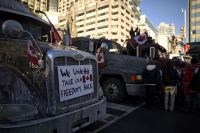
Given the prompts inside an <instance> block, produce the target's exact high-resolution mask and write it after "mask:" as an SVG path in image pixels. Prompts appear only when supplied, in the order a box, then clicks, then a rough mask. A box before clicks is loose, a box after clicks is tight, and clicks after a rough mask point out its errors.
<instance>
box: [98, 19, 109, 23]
mask: <svg viewBox="0 0 200 133" xmlns="http://www.w3.org/2000/svg"><path fill="white" fill-rule="evenodd" d="M105 21H108V18H106V19H102V20H99V21H97V22H98V23H101V22H105Z"/></svg>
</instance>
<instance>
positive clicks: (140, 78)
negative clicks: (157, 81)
mask: <svg viewBox="0 0 200 133" xmlns="http://www.w3.org/2000/svg"><path fill="white" fill-rule="evenodd" d="M131 80H132V81H138V80H142V76H141V75H137V74H132V75H131Z"/></svg>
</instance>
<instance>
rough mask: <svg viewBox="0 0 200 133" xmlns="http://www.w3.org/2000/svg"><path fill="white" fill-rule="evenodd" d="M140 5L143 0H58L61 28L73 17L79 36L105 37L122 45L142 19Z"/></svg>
mask: <svg viewBox="0 0 200 133" xmlns="http://www.w3.org/2000/svg"><path fill="white" fill-rule="evenodd" d="M139 4H140V0H59V6H58V11H59V12H60V14H62V16H61V17H60V21H59V27H61V28H64V27H66V26H65V25H66V21H67V19H68V20H69V18H71V19H73V21H75V26H71V27H76V31H77V36H90V37H94V38H100V37H106V38H108V39H111V40H114V41H117V42H119V43H120V44H121V45H122V44H123V43H124V41H125V40H126V39H128V38H130V36H129V31H130V29H131V27H133V28H136V23H138V22H136V21H139V19H140V8H139ZM73 6H74V8H72V7H73ZM69 16H70V17H69ZM70 21H71V20H70ZM72 32H73V30H72Z"/></svg>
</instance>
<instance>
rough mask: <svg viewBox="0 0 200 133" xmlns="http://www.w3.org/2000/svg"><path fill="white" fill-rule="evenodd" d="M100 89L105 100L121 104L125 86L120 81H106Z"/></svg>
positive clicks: (113, 79)
mask: <svg viewBox="0 0 200 133" xmlns="http://www.w3.org/2000/svg"><path fill="white" fill-rule="evenodd" d="M102 88H103V91H104V95H105V96H106V97H107V100H108V101H110V102H117V103H118V102H121V101H122V100H123V99H124V97H125V86H124V84H123V82H122V81H120V80H119V79H116V78H109V79H106V80H105V81H104V82H103V84H102Z"/></svg>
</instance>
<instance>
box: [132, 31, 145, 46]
mask: <svg viewBox="0 0 200 133" xmlns="http://www.w3.org/2000/svg"><path fill="white" fill-rule="evenodd" d="M147 38H148V34H147V33H146V32H144V33H143V34H140V35H138V36H135V37H134V38H133V39H131V40H130V43H131V44H132V45H133V46H135V45H136V44H140V45H142V44H144V43H146V42H147Z"/></svg>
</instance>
